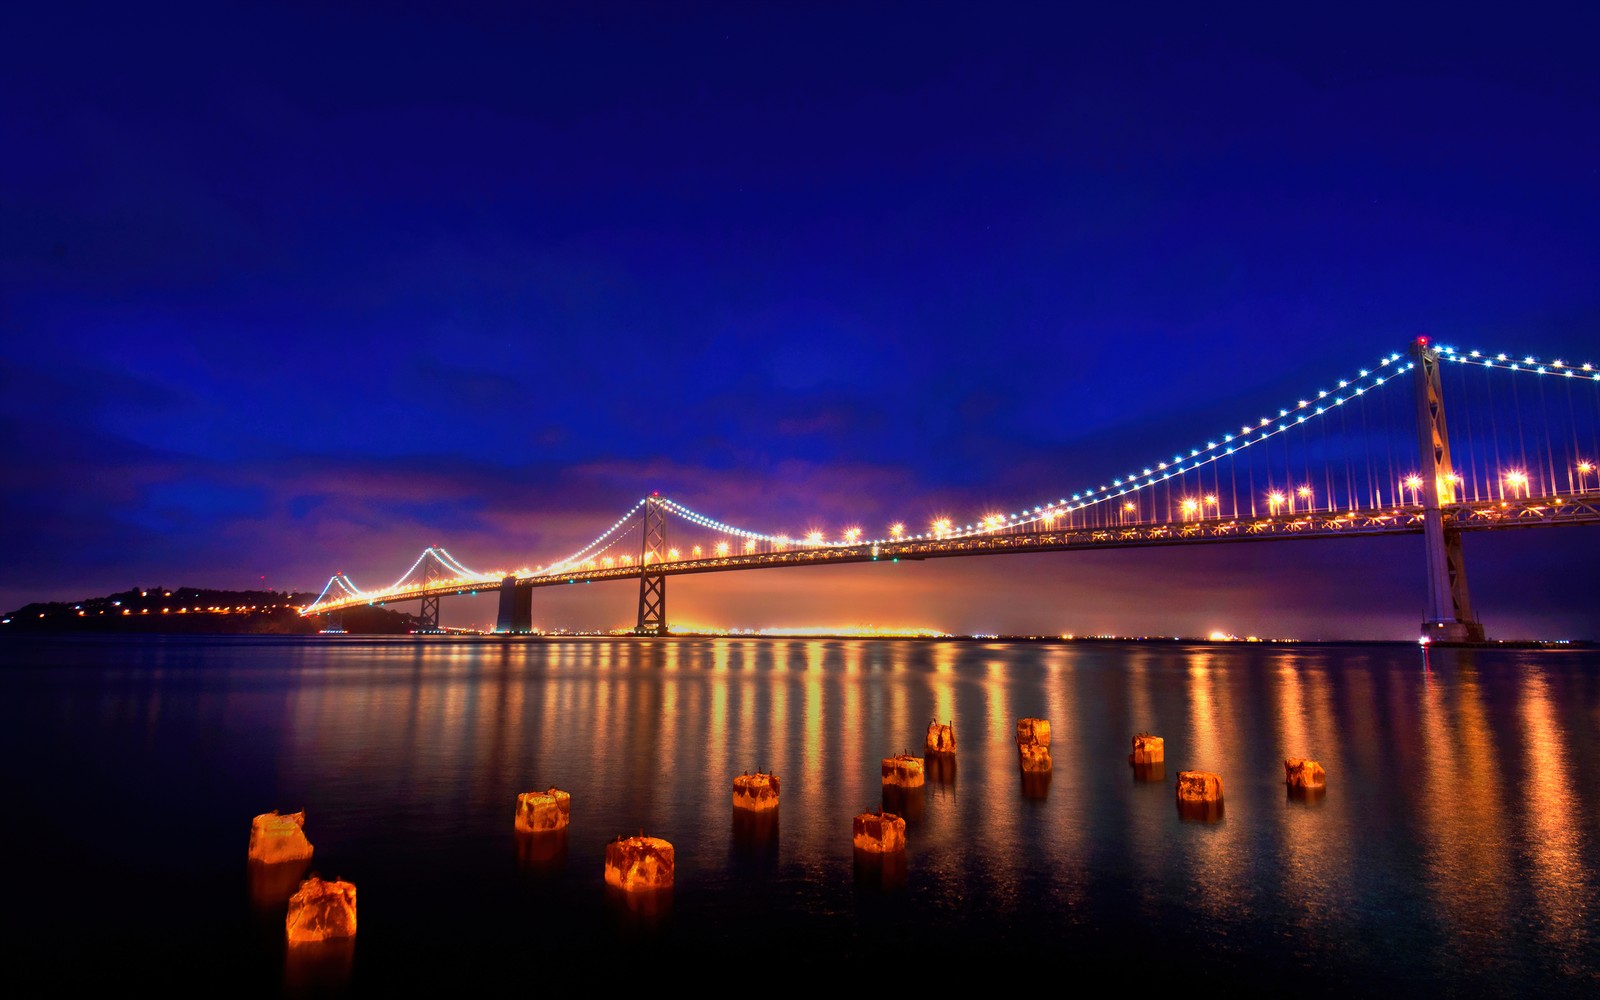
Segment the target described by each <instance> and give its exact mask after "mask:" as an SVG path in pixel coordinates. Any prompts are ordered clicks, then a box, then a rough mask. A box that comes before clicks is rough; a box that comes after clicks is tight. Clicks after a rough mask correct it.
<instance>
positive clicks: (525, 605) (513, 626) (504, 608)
mask: <svg viewBox="0 0 1600 1000" xmlns="http://www.w3.org/2000/svg"><path fill="white" fill-rule="evenodd" d="M494 630H495V631H496V632H521V633H527V632H532V631H533V588H532V587H526V586H523V587H519V586H517V578H516V577H515V576H508V577H506V578H505V579H504V580H501V581H500V614H499V616H498V617H497V618H496V619H495V623H494Z"/></svg>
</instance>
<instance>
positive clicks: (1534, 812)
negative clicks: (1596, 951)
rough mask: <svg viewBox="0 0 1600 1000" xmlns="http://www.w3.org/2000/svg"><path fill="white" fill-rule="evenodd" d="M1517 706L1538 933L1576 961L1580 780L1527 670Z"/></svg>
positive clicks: (1586, 887)
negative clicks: (1518, 707)
mask: <svg viewBox="0 0 1600 1000" xmlns="http://www.w3.org/2000/svg"><path fill="white" fill-rule="evenodd" d="M1521 708H1522V711H1521V716H1522V723H1523V730H1524V733H1525V739H1524V741H1523V758H1524V773H1525V775H1526V777H1525V779H1524V787H1525V788H1526V789H1527V804H1526V806H1525V807H1524V809H1523V815H1524V816H1525V821H1524V823H1525V827H1526V838H1527V843H1528V846H1527V849H1526V851H1527V856H1528V859H1529V861H1530V862H1531V864H1532V867H1533V887H1534V889H1535V892H1534V899H1535V901H1536V904H1537V906H1538V908H1539V911H1540V916H1541V918H1542V919H1541V921H1540V932H1541V934H1542V935H1543V936H1544V937H1545V939H1546V940H1547V941H1549V942H1550V943H1551V944H1552V945H1554V946H1556V947H1558V948H1559V949H1561V953H1562V960H1563V961H1564V962H1565V963H1567V964H1569V965H1577V964H1578V962H1579V960H1578V957H1577V955H1576V954H1575V947H1576V946H1577V945H1578V944H1580V942H1581V940H1582V938H1583V935H1584V931H1585V919H1586V912H1587V909H1588V907H1589V906H1591V905H1592V901H1593V899H1594V891H1593V880H1592V876H1591V874H1590V870H1589V868H1588V866H1587V865H1585V864H1584V862H1583V845H1584V839H1585V838H1584V836H1583V833H1582V830H1581V828H1580V826H1579V824H1580V822H1581V820H1580V815H1581V810H1580V808H1579V805H1578V791H1577V787H1576V786H1577V783H1578V782H1579V781H1581V780H1582V779H1581V778H1579V777H1578V776H1577V775H1576V774H1575V773H1574V770H1573V768H1572V765H1571V761H1570V753H1571V749H1570V748H1571V742H1570V740H1569V739H1567V737H1566V735H1565V733H1564V732H1563V729H1562V726H1561V724H1560V721H1559V719H1558V718H1557V715H1556V706H1555V703H1554V699H1553V697H1552V696H1551V693H1550V683H1549V681H1548V680H1546V679H1545V678H1544V677H1543V676H1541V675H1539V674H1537V673H1532V674H1531V675H1530V676H1529V677H1528V678H1527V680H1526V682H1525V683H1524V684H1523V687H1522V706H1521ZM1591 787H1592V786H1591Z"/></svg>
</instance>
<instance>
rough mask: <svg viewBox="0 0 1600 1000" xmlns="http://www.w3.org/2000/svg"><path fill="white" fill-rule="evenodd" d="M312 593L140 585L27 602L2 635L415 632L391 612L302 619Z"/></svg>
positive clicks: (411, 623)
mask: <svg viewBox="0 0 1600 1000" xmlns="http://www.w3.org/2000/svg"><path fill="white" fill-rule="evenodd" d="M316 596H317V595H316V594H314V593H303V594H296V593H289V592H287V591H274V590H208V589H206V588H203V587H172V588H166V587H135V588H133V589H131V590H125V591H123V592H121V593H118V594H108V595H106V596H105V597H91V598H86V599H84V600H82V601H49V602H42V603H34V604H29V605H27V606H25V607H22V608H18V609H17V610H16V611H12V612H9V613H7V614H5V615H3V616H0V636H3V635H6V634H15V633H21V632H28V633H40V632H94V633H107V632H140V633H158V632H159V633H177V634H184V635H196V634H198V635H221V634H241V635H312V634H315V633H317V632H320V631H322V630H324V629H327V628H330V627H342V628H344V629H345V630H346V631H348V632H354V633H363V634H374V635H395V634H403V633H406V632H410V631H411V630H412V629H414V628H416V620H415V618H414V617H413V616H412V615H409V614H406V613H405V612H401V611H390V610H388V609H387V608H375V607H359V608H350V609H348V610H346V611H344V612H343V613H342V615H341V616H340V618H335V619H329V618H327V617H311V618H302V617H300V613H299V609H300V608H301V607H302V606H304V605H307V604H310V603H311V602H312V601H313V600H315V599H316Z"/></svg>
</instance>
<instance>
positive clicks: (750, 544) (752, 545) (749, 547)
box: [744, 538, 756, 552]
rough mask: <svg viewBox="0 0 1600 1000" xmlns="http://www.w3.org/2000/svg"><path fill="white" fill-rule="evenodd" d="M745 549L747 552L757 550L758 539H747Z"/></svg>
mask: <svg viewBox="0 0 1600 1000" xmlns="http://www.w3.org/2000/svg"><path fill="white" fill-rule="evenodd" d="M744 550H745V551H746V552H754V551H755V550H756V540H755V539H754V538H747V539H745V543H744Z"/></svg>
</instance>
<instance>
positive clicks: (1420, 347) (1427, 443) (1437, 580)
mask: <svg viewBox="0 0 1600 1000" xmlns="http://www.w3.org/2000/svg"><path fill="white" fill-rule="evenodd" d="M1411 356H1412V359H1413V360H1414V361H1415V362H1416V365H1417V444H1418V445H1419V447H1420V450H1421V458H1422V468H1421V469H1420V470H1418V471H1419V472H1420V474H1421V477H1422V490H1421V493H1422V538H1423V548H1424V552H1425V553H1426V557H1427V570H1428V617H1427V618H1425V619H1424V620H1423V622H1422V638H1423V639H1424V640H1425V641H1428V642H1483V641H1484V632H1483V625H1482V624H1480V623H1479V622H1478V620H1477V619H1476V618H1474V617H1473V616H1472V601H1471V599H1470V598H1469V597H1468V596H1467V567H1466V563H1465V561H1464V560H1463V557H1462V552H1461V532H1460V531H1459V530H1456V529H1453V528H1448V527H1446V526H1445V523H1444V513H1443V511H1442V510H1441V509H1440V508H1441V506H1442V505H1444V504H1453V503H1455V501H1456V478H1455V474H1454V473H1455V470H1454V469H1453V468H1452V467H1451V465H1450V435H1449V433H1448V431H1447V429H1446V427H1445V419H1444V394H1443V392H1442V391H1441V389H1440V384H1439V353H1438V352H1437V351H1434V350H1431V349H1429V347H1428V342H1427V340H1426V339H1425V338H1418V340H1417V341H1416V342H1415V343H1414V344H1412V345H1411Z"/></svg>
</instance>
